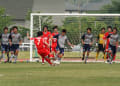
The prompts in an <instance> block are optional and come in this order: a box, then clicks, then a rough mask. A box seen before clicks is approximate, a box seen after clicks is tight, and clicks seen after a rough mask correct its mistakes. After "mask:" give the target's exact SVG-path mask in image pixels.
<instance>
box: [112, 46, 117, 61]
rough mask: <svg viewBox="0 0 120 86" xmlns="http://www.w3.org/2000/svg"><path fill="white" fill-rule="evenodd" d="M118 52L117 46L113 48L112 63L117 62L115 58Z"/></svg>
mask: <svg viewBox="0 0 120 86" xmlns="http://www.w3.org/2000/svg"><path fill="white" fill-rule="evenodd" d="M116 52H117V49H116V46H113V49H112V55H113V57H112V61H115V59H114V57H115V56H116Z"/></svg>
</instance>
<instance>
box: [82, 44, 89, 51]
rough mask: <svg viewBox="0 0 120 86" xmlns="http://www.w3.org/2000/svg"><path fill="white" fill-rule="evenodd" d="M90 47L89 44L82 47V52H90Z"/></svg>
mask: <svg viewBox="0 0 120 86" xmlns="http://www.w3.org/2000/svg"><path fill="white" fill-rule="evenodd" d="M90 48H91V46H90V45H89V44H84V45H83V52H86V51H90Z"/></svg>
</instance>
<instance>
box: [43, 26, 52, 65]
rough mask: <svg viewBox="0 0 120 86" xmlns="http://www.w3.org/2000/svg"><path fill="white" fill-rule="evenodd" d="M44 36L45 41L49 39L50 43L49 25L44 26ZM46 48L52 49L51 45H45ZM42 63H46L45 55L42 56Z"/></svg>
mask: <svg viewBox="0 0 120 86" xmlns="http://www.w3.org/2000/svg"><path fill="white" fill-rule="evenodd" d="M43 38H44V40H45V41H47V43H48V44H50V38H51V32H49V31H48V26H47V25H45V26H44V27H43ZM45 48H46V49H48V51H50V47H48V46H47V45H45ZM42 64H44V57H42Z"/></svg>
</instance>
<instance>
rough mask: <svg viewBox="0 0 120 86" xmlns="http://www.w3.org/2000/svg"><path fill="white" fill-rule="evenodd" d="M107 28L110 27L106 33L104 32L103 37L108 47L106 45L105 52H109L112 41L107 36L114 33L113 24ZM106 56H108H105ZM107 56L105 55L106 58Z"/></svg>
mask: <svg viewBox="0 0 120 86" xmlns="http://www.w3.org/2000/svg"><path fill="white" fill-rule="evenodd" d="M107 29H108V32H106V33H105V34H104V37H103V39H104V40H105V45H106V47H105V52H108V48H109V43H110V39H109V38H107V37H108V35H109V34H112V33H113V32H112V27H111V26H108V27H107ZM105 57H106V56H105ZM105 57H104V58H105ZM107 59H108V55H107Z"/></svg>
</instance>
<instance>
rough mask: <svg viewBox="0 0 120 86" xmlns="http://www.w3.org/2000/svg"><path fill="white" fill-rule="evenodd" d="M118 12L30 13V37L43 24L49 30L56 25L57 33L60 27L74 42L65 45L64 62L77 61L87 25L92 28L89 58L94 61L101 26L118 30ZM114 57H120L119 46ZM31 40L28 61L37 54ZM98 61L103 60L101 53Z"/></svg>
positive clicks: (119, 22) (80, 53)
mask: <svg viewBox="0 0 120 86" xmlns="http://www.w3.org/2000/svg"><path fill="white" fill-rule="evenodd" d="M119 24H120V14H80V13H31V21H30V37H35V36H36V32H37V31H42V28H43V26H44V25H48V28H49V31H51V32H53V29H52V28H53V26H55V25H57V26H58V30H59V33H60V32H61V30H62V29H64V28H65V29H66V30H67V37H68V39H69V41H70V42H71V43H72V44H74V45H75V46H74V48H71V47H69V46H68V45H67V44H66V45H65V54H64V58H63V59H64V60H63V61H65V62H79V61H80V59H81V57H82V50H83V48H82V44H81V36H82V35H83V34H84V33H86V29H87V28H88V27H90V28H92V34H93V36H94V43H93V45H92V47H91V53H90V56H89V58H90V60H89V61H91V62H94V61H95V60H94V59H95V57H96V50H97V47H96V38H97V36H98V34H99V33H100V30H101V28H103V27H105V28H107V26H112V27H117V28H118V30H120V29H119V28H120V25H119ZM117 50H118V53H117V56H116V59H120V54H119V51H120V48H119V47H118V49H117ZM36 52H37V51H36V48H35V46H34V43H33V41H32V40H30V61H31V62H32V61H33V57H35V56H38V57H39V55H37V53H36ZM98 59H99V61H103V60H102V59H103V54H102V53H100V54H99V56H98Z"/></svg>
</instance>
